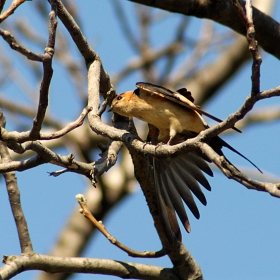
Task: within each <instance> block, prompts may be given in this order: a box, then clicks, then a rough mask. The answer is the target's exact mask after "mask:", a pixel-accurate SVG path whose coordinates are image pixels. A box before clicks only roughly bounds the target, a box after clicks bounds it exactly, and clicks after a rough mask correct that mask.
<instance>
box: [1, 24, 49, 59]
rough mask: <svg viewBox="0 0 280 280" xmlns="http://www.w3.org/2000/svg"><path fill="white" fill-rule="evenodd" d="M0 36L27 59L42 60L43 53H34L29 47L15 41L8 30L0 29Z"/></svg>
mask: <svg viewBox="0 0 280 280" xmlns="http://www.w3.org/2000/svg"><path fill="white" fill-rule="evenodd" d="M0 36H2V38H3V39H4V40H5V41H6V42H7V43H8V44H9V45H10V47H11V48H12V49H13V50H15V51H17V52H19V53H21V54H22V55H24V56H26V57H27V58H28V59H30V60H34V61H40V62H42V61H43V57H44V56H43V55H41V54H36V53H34V52H32V51H30V50H29V49H27V48H25V47H24V46H22V45H21V44H19V43H18V42H17V41H16V39H15V37H14V36H13V35H12V34H11V33H10V32H9V31H7V30H3V29H0Z"/></svg>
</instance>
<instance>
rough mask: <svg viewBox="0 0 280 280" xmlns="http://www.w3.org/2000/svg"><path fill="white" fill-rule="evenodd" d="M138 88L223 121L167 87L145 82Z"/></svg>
mask: <svg viewBox="0 0 280 280" xmlns="http://www.w3.org/2000/svg"><path fill="white" fill-rule="evenodd" d="M136 86H137V88H139V89H141V90H144V91H147V92H149V93H151V94H156V95H159V96H161V97H163V98H167V99H169V100H171V101H173V102H175V103H177V104H180V105H181V106H184V107H186V108H189V109H191V110H194V111H197V112H199V113H200V114H202V115H205V116H207V117H208V118H210V119H212V120H214V121H217V122H222V120H221V119H219V118H217V117H215V116H213V115H211V114H209V113H207V112H205V111H203V110H202V109H201V108H200V107H199V106H196V105H195V104H194V103H192V101H191V100H193V98H192V96H191V95H190V97H188V96H187V97H185V96H184V95H182V94H181V93H179V92H175V91H172V90H170V89H167V88H165V87H162V86H158V85H154V84H150V83H143V82H138V83H136ZM179 91H182V89H180V90H179ZM232 129H234V130H236V131H238V132H241V131H240V130H239V129H237V128H236V127H233V128H232Z"/></svg>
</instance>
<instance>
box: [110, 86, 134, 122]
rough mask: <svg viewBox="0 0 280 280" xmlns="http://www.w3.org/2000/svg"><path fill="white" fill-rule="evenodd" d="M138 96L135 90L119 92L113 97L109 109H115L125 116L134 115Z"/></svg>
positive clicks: (114, 110)
mask: <svg viewBox="0 0 280 280" xmlns="http://www.w3.org/2000/svg"><path fill="white" fill-rule="evenodd" d="M136 98H137V96H136V95H135V92H134V91H133V90H131V91H126V92H124V93H122V94H119V95H118V96H116V97H115V98H114V99H113V101H112V104H111V108H110V110H109V111H113V112H115V113H117V114H119V115H121V116H124V117H133V109H134V108H135V104H134V103H135V102H137V101H136Z"/></svg>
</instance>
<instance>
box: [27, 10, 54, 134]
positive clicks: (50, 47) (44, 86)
mask: <svg viewBox="0 0 280 280" xmlns="http://www.w3.org/2000/svg"><path fill="white" fill-rule="evenodd" d="M49 17H50V22H49V40H48V43H47V47H46V49H45V54H44V60H43V69H44V74H43V79H42V82H41V87H40V98H39V105H38V110H37V114H36V117H35V118H34V120H33V126H32V128H31V130H30V136H31V137H33V138H36V137H38V135H39V134H40V130H41V128H42V124H43V120H44V118H45V114H46V110H47V107H48V95H49V87H50V83H51V79H52V74H53V69H52V59H53V55H54V45H55V36H56V27H57V19H56V12H55V10H54V7H52V11H51V12H50V15H49Z"/></svg>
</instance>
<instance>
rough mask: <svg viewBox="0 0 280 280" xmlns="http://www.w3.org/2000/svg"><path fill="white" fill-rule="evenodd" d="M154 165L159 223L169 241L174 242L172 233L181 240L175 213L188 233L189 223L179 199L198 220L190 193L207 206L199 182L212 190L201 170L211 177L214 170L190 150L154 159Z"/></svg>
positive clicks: (196, 210)
mask: <svg viewBox="0 0 280 280" xmlns="http://www.w3.org/2000/svg"><path fill="white" fill-rule="evenodd" d="M153 168H154V179H155V188H156V194H157V199H158V205H159V211H160V216H161V219H162V224H163V227H164V230H165V233H166V236H167V238H168V240H169V241H170V242H171V243H173V239H174V238H173V237H174V234H175V237H176V238H177V240H181V232H180V228H179V225H178V221H177V219H176V214H175V213H177V215H178V216H179V218H180V220H181V222H182V224H183V226H184V228H185V229H186V230H187V231H188V232H190V230H191V229H190V222H189V219H188V216H187V214H186V211H185V208H184V205H183V202H182V201H184V202H185V203H186V205H187V206H188V208H189V209H190V211H191V212H192V213H193V215H194V216H195V217H196V218H197V219H198V218H199V211H198V208H197V206H196V203H195V201H194V198H193V195H192V194H194V195H195V196H196V197H197V198H198V200H199V201H200V202H201V203H202V204H204V205H206V198H205V196H204V194H203V192H202V190H201V188H200V185H202V186H204V187H205V188H206V189H207V190H211V187H210V185H209V183H208V181H207V179H206V178H205V176H204V174H203V172H204V173H206V174H208V175H210V176H213V173H212V171H211V169H210V168H209V166H208V164H207V163H206V162H205V161H204V160H203V159H202V158H201V157H200V156H198V155H197V154H195V153H193V152H190V153H186V154H182V155H179V156H177V157H174V158H167V159H164V160H162V159H160V158H153ZM199 183H200V185H199Z"/></svg>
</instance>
